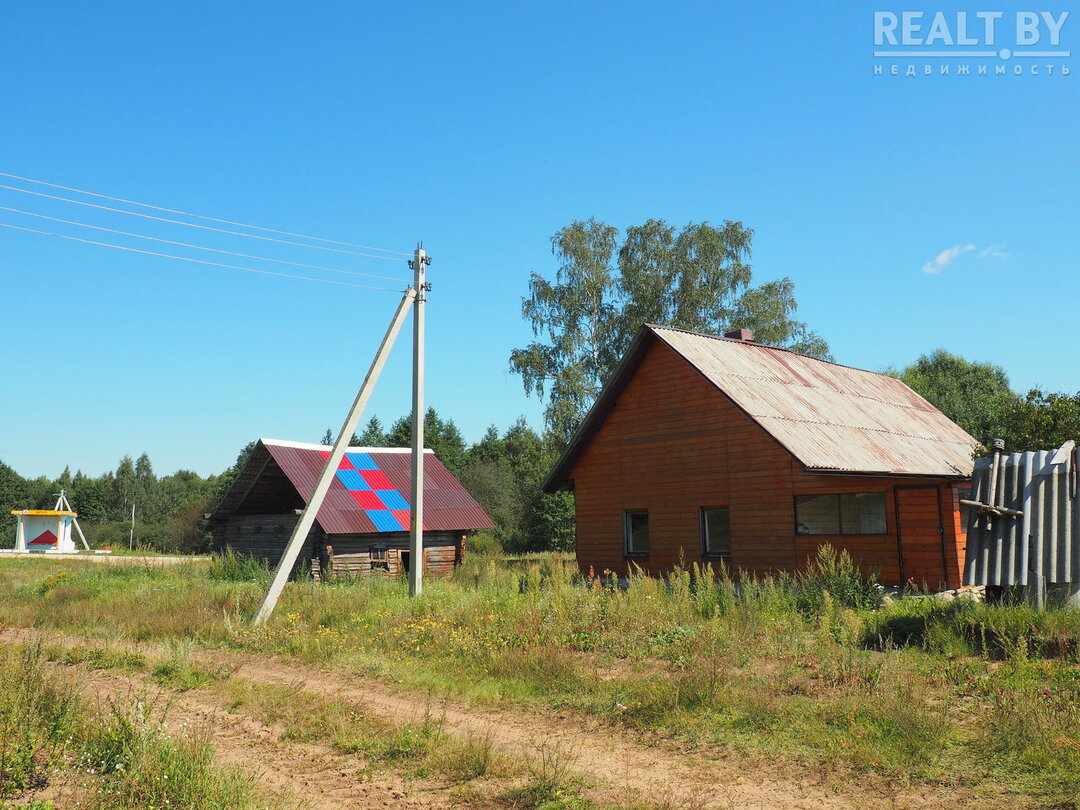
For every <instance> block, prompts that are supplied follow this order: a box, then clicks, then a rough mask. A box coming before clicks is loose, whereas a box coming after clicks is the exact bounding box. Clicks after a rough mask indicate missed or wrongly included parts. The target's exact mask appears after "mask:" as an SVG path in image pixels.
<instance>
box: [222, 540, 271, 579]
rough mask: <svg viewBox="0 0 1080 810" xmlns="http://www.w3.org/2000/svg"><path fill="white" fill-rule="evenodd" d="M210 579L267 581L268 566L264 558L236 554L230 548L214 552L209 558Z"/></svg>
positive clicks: (268, 575) (268, 576) (268, 574)
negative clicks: (221, 551) (218, 552)
mask: <svg viewBox="0 0 1080 810" xmlns="http://www.w3.org/2000/svg"><path fill="white" fill-rule="evenodd" d="M209 574H210V579H216V580H218V581H219V582H268V581H269V579H270V568H269V567H268V566H267V564H266V561H265V560H260V559H257V558H256V557H251V556H249V555H247V554H237V553H236V552H235V551H233V550H232V549H231V548H226V549H225V551H224V553H222V554H215V555H214V556H213V558H212V559H211V560H210V570H209Z"/></svg>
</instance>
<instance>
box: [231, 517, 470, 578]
mask: <svg viewBox="0 0 1080 810" xmlns="http://www.w3.org/2000/svg"><path fill="white" fill-rule="evenodd" d="M297 520H299V518H298V517H297V516H296V515H233V516H231V517H229V518H225V519H223V520H219V521H216V522H214V524H213V525H212V527H211V531H212V533H213V537H214V544H213V547H214V550H215V551H217V552H222V551H224V550H225V549H226V548H231V549H232V550H233V551H235V552H236V553H237V554H247V555H249V556H252V557H256V558H258V559H261V560H265V561H266V563H267V565H269V566H270V567H271V568H273V567H274V566H275V565H277V563H278V560H280V559H281V555H282V553H283V552H284V550H285V544H286V543H287V542H288V541H289V536H290V535H291V534H292V530H293V528H294V527H295V526H296V521H297ZM375 545H383V546H386V551H387V554H386V557H387V568H386V570H385V573H386V576H391V577H396V576H398V575H399V574H400V573H401V571H402V567H401V560H402V557H401V553H402V552H403V551H405V552H407V551H408V550H409V534H408V532H386V533H382V534H373V535H365V534H338V535H330V536H328V535H326V534H324V533H323V531H322V530H321V529H320V528H319V525H318V524H317V523H316V524H315V526H314V527H312V529H311V532H309V533H308V537H307V540H306V541H305V542H304V545H303V548H302V549H301V551H300V556H299V557H298V558H297V567H299V566H300V565H301V564H302V563H304V562H307V563H308V564H309V565H310V566H311V568H312V570H313V571H314V570H318V571H319V572H320V573H321V575H322V576H323V577H332V576H335V575H355V574H360V573H370V572H371V570H372V568H371V553H370V552H371V547H372V546H375ZM330 549H332V550H333V554H332V555H331V554H330V553H329V550H330ZM464 554H465V535H464V534H461V533H455V532H425V533H424V572H425V573H430V574H433V575H440V574H449V573H451V572H452V571H453V570H454V568H455V566H457V565H460V564H461V562H462V561H463V559H464Z"/></svg>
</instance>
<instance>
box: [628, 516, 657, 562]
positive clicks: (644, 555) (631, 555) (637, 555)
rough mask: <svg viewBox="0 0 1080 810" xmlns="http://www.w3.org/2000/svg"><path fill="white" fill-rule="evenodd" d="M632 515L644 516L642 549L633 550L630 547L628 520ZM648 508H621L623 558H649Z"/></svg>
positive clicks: (650, 535) (650, 536)
mask: <svg viewBox="0 0 1080 810" xmlns="http://www.w3.org/2000/svg"><path fill="white" fill-rule="evenodd" d="M634 515H644V516H645V530H646V536H645V542H646V548H645V550H644V551H633V550H631V548H630V540H631V537H632V534H631V531H630V520H631V518H632V517H633V516H634ZM648 521H649V510H648V509H624V510H623V557H624V558H625V559H628V560H629V559H637V560H645V559H648V558H649V552H650V551H651V550H652V534H651V532H649V522H648Z"/></svg>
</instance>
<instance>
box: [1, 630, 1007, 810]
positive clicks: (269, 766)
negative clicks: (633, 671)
mask: <svg viewBox="0 0 1080 810" xmlns="http://www.w3.org/2000/svg"><path fill="white" fill-rule="evenodd" d="M35 638H42V639H44V640H45V641H46V642H47V643H51V644H56V643H63V644H67V645H72V646H74V645H83V644H87V643H88V642H86V641H85V640H83V639H81V638H77V637H71V636H64V637H57V636H55V635H52V634H43V633H40V632H38V631H30V630H22V629H4V630H0V643H17V642H27V641H30V640H32V639H35ZM91 644H92V642H91ZM113 646H115V645H113ZM125 646H128V647H130V648H131V649H132V650H135V651H138V652H141V653H143V654H145V655H147V656H148V657H149V658H154V657H156V656H158V655H160V654H161V651H160V649H159V648H157V647H154V646H152V645H141V644H130V645H125ZM191 660H192V661H193V662H195V663H199V664H203V665H209V666H212V667H220V666H228V667H230V668H232V674H233V676H234V677H238V678H244V679H247V680H250V681H253V682H256V683H262V684H273V685H277V686H284V687H288V688H291V689H297V690H299V689H302V690H304V691H308V692H312V693H316V694H332V695H336V696H337V697H338V698H340V699H342V700H345V701H348V702H350V703H354V704H356V705H357V706H361V707H363V708H364V711H365V712H367V713H369V714H372V715H376V716H380V717H382V718H385V719H387V720H389V721H391V722H394V723H396V724H405V723H409V722H415V721H416V720H417V719H418V717H420V716H422V715H423V713H424V711H425V709H426V708H427V705H428V702H429V699H428V698H426V697H425V696H418V695H415V694H409V693H405V692H402V691H399V690H396V689H394V688H393V687H391V686H388V685H386V684H384V683H381V682H379V681H375V680H372V679H369V678H364V677H362V676H359V675H356V674H354V673H350V672H348V671H344V670H329V669H320V668H316V667H311V666H306V665H303V664H298V663H294V662H291V661H285V660H280V659H276V658H272V657H269V656H258V655H252V654H241V653H234V652H225V651H218V650H213V651H211V650H196V651H195V652H193V653H192V655H191ZM85 678H86V682H87V684H88V685H91V686H92V687H93V689H94V690H95V691H98V692H101V693H112V692H115V691H117V690H123V689H131V688H132V687H131V683H130V681H129V680H126V679H125V678H123V677H122V676H119V675H116V674H115V673H111V672H103V671H96V672H90V673H87V674H86V675H85ZM140 688H143V687H140ZM146 688H152V689H154V690H155V691H156V692H157V693H160V694H164V690H161V689H160V688H158V687H146ZM170 699H171V700H172V707H171V709H170V713H171V714H172V715H173V716H176V717H179V716H180V715H190V717H191V718H193V719H194V720H195V721H197V722H198V723H200V724H203V725H205V726H206V728H208V729H209V731H210V733H211V734H212V737H213V742H214V745H215V746H216V748H217V751H218V756H219V758H220V760H221V761H222V762H223V763H238V764H241V765H242V766H244V767H245V768H248V769H251V768H252V767H253V766H254V769H255V770H256V771H257V773H258V774H259V780H260V782H261V783H262V785H263V786H264V787H265V788H266V789H268V790H270V791H273V792H275V793H281V792H282V791H284V792H291V793H292V794H294V795H296V796H301V797H304V798H305V799H306V800H308V801H310V802H311V805H310V806H312V807H315V808H320V809H321V808H327V809H329V808H337V807H341V808H346V807H347V808H374V807H391V806H392V807H417V808H419V807H425V808H426V807H433V808H434V807H449V806H460V805H452V804H451V798H450V797H451V791H450V788H451V787H452V786H450V785H447V784H443V783H440V782H438V781H437V780H411V779H410V780H404V779H402V778H401V777H400V776H399V775H394V774H392V773H387V772H384V771H379V772H378V775H377V776H375V777H371V778H368V779H367V781H360V780H358V779H357V777H356V773H357V771H358V770H359V769H360V767H361V765H362V763H361V762H360V760H358V759H356V758H350V757H347V756H343V755H342V754H340V753H338V752H336V751H334V750H333V749H332V748H329V747H328V746H321V745H309V744H301V743H296V742H290V741H288V740H285V739H283V738H282V734H281V730H280V729H277V728H275V727H273V726H269V725H265V724H263V723H261V722H259V721H258V720H255V719H253V718H250V717H245V716H243V715H237V714H234V713H231V712H229V711H228V710H227V707H226V706H224V705H223V701H222V699H221V698H220V697H219V696H216V695H214V694H213V693H212V692H210V691H209V690H204V689H194V690H190V691H187V692H184V693H182V694H179V695H177V694H175V693H170ZM431 710H432V712H433V713H434V714H435V715H436V716H437V717H439V718H441V719H442V720H443V722H444V730H445V731H446V732H447V733H449V734H453V735H457V736H459V737H461V738H467V737H469V736H470V735H473V736H476V735H487V736H490V738H491V739H492V740H493V743H494V746H495V748H496V749H497V750H498V751H500V752H502V753H503V754H505V755H507V756H510V757H514V758H522V757H524V758H528V757H530V756H536V752H537V750H538V749H541V748H544V747H549V748H550V746H555V745H557V746H559V748H560V750H561V751H562V752H564V754H567V755H569V756H570V757H571V758H572V762H573V765H572V768H573V770H574V772H575V773H576V774H578V775H580V776H581V777H582V778H583V780H584V781H585V782H586V784H588V785H589V786H590V787H589V788H588V789H587V791H586V792H587V795H588V796H589V798H591V799H593V800H594V801H597V802H602V803H605V804H609V805H613V806H616V807H618V806H632V805H651V806H656V807H667V808H746V809H747V810H834V809H835V810H841V809H844V808H877V807H880V808H885V807H888V808H912V810H914V809H915V808H927V809H928V808H940V807H946V806H949V807H951V806H953V805H955V804H956V803H957V802H961V801H970V800H971V799H973V798H975V797H973V796H971V795H970V794H967V795H963V794H962V793H961V792H959V791H954V790H941V791H939V790H935V789H931V788H916V789H904V790H900V789H895V788H894V787H892V786H890V785H888V784H887V783H885V782H883V781H882V780H880V779H860V780H859V781H858V782H856V781H848V780H844V779H842V778H840V779H839V782H838V776H837V774H836V773H815V772H813V771H812V770H810V769H805V770H803V771H802V772H801V773H800V772H799V771H798V770H796V767H795V766H794V765H792V764H791V763H783V764H780V763H777V764H775V765H774V764H771V763H768V762H763V761H758V760H750V759H748V758H745V757H742V756H738V755H734V754H719V753H714V754H712V755H707V754H702V753H699V752H691V751H685V750H680V749H679V748H678V747H677V746H676V744H674V743H672V742H670V741H665V740H661V739H656V740H647V739H634V738H633V737H632V736H631V735H630V734H628V732H627V731H626V730H625V729H620V728H618V727H616V726H610V725H606V724H602V723H600V722H597V721H593V720H588V719H583V718H582V717H580V716H579V715H575V714H572V713H551V712H543V711H540V710H537V709H533V708H515V709H514V710H513V711H511V712H506V711H501V712H498V713H496V712H492V711H485V710H483V709H480V708H477V707H472V706H468V705H465V704H463V703H461V702H458V701H453V700H445V699H438V696H435V700H434V704H433V705H432V706H431ZM178 712H179V714H177V713H178ZM980 804H981V806H983V807H993V806H995V804H994V803H993V802H987V801H986V799H985V797H982V798H981V799H980ZM997 806H1001V807H1004V806H1006V805H997ZM1008 806H1012V807H1015V806H1016V805H1015V804H1012V805H1008Z"/></svg>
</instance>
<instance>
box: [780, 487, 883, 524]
mask: <svg viewBox="0 0 1080 810" xmlns="http://www.w3.org/2000/svg"><path fill="white" fill-rule="evenodd" d="M886 531H887V526H886V520H885V493H884V492H847V493H843V494H837V495H796V496H795V533H796V534H885V533H886Z"/></svg>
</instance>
